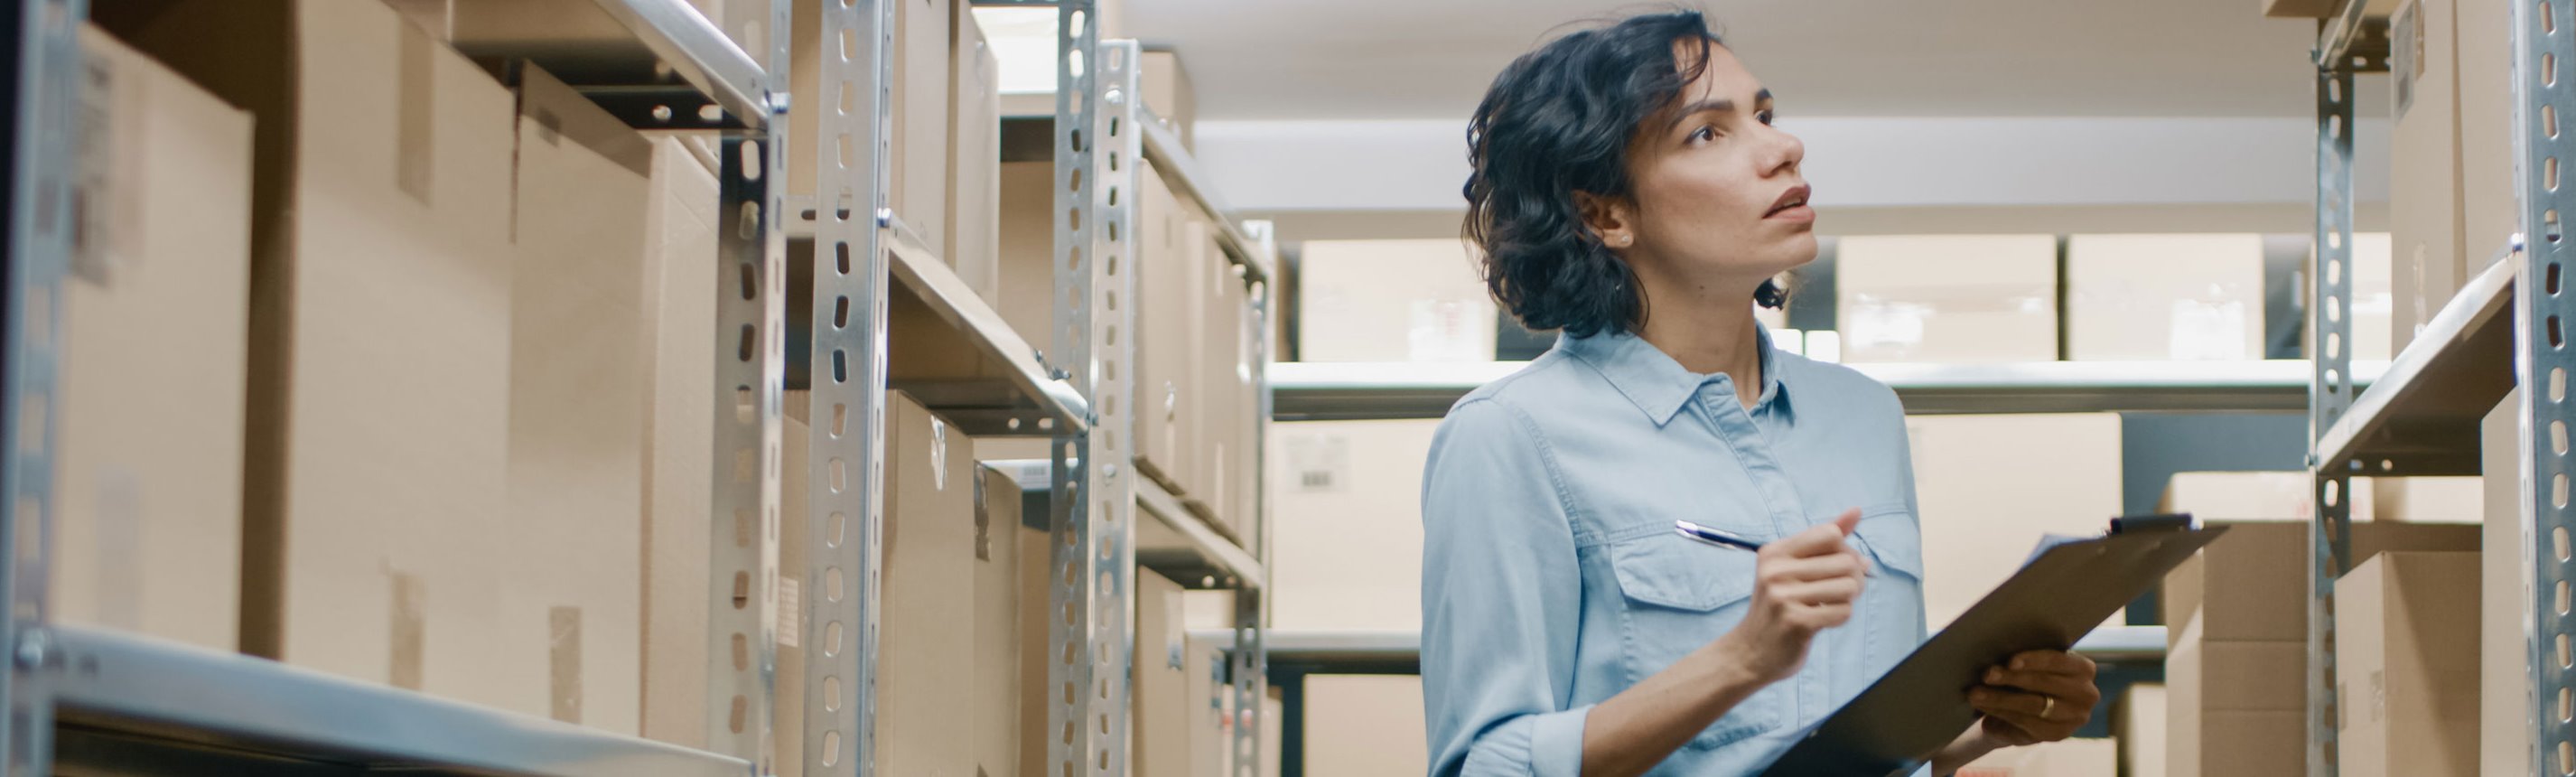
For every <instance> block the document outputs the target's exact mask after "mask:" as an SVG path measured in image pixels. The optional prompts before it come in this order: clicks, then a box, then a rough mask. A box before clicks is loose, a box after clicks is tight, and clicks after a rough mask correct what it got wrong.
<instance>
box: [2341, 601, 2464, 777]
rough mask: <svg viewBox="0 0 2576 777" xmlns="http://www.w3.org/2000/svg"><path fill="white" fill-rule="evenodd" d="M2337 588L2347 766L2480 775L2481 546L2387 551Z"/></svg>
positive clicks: (2358, 774) (2367, 772)
mask: <svg viewBox="0 0 2576 777" xmlns="http://www.w3.org/2000/svg"><path fill="white" fill-rule="evenodd" d="M2334 594H2335V670H2336V675H2335V698H2336V704H2335V707H2336V712H2337V715H2336V728H2337V731H2338V734H2337V736H2336V738H2335V739H2336V742H2337V745H2338V749H2339V751H2340V755H2341V757H2340V758H2338V759H2337V760H2338V761H2339V762H2340V763H2341V766H2342V769H2343V773H2344V774H2349V775H2353V777H2387V776H2389V775H2408V777H2415V776H2416V775H2422V776H2423V777H2474V775H2476V774H2477V773H2478V682H2479V680H2478V607H2477V600H2478V554H2476V553H2387V554H2382V555H2380V556H2379V557H2378V558H2374V559H2371V560H2369V561H2365V562H2362V563H2361V564H2360V565H2359V566H2356V567H2354V568H2353V570H2352V571H2351V572H2349V573H2346V574H2345V575H2344V576H2343V578H2342V579H2340V580H2336V581H2335V590H2334Z"/></svg>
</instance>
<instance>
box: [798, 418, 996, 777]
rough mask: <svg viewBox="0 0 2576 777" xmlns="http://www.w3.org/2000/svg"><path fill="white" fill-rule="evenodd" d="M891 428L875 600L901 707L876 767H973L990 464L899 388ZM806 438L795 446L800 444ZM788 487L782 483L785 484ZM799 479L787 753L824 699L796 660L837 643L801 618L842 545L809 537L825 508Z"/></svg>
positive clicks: (885, 719) (885, 702) (886, 688)
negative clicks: (981, 536)
mask: <svg viewBox="0 0 2576 777" xmlns="http://www.w3.org/2000/svg"><path fill="white" fill-rule="evenodd" d="M790 396H791V397H792V399H791V400H790V401H789V402H788V403H787V404H788V406H789V407H791V408H794V407H803V406H805V404H806V403H805V402H804V401H802V398H801V397H796V395H795V394H791V395H790ZM791 420H797V421H801V420H802V419H791ZM795 431H796V432H803V431H804V430H802V429H796V430H795ZM884 431H885V459H884V461H885V468H886V469H885V481H884V482H885V487H886V492H885V507H884V516H885V518H884V520H885V530H884V534H883V540H884V548H883V550H884V556H883V557H882V559H881V563H883V564H884V566H883V570H884V588H883V589H882V591H881V593H880V594H879V596H878V600H877V601H878V606H879V607H880V608H881V610H880V611H879V615H878V620H877V623H878V637H877V666H878V671H877V687H876V703H877V708H878V709H881V710H900V711H901V712H900V714H891V715H879V716H877V719H876V742H877V751H876V753H875V754H874V758H875V759H876V768H877V771H878V773H880V774H960V775H962V774H972V773H974V771H975V765H976V763H977V762H978V759H979V755H980V750H979V748H980V747H981V746H982V744H984V743H983V741H982V739H981V738H982V736H983V734H982V733H981V732H979V731H978V724H977V721H978V720H981V718H980V717H979V715H978V712H977V709H978V706H979V704H978V703H979V699H980V698H981V696H980V694H979V693H978V692H977V690H976V689H977V688H978V682H979V680H978V678H977V672H978V671H979V669H980V668H981V667H983V666H984V664H983V660H984V658H985V656H984V655H983V653H982V652H981V651H979V650H977V649H976V646H975V640H976V627H977V625H978V624H979V623H981V622H982V621H983V619H982V618H980V617H978V616H977V614H976V613H977V609H978V607H979V601H978V600H979V599H980V598H981V596H980V594H979V592H978V590H977V585H978V582H979V577H980V575H979V573H978V568H977V566H976V565H977V560H976V558H975V549H976V535H975V530H976V525H975V491H976V489H977V487H978V486H977V484H978V483H979V482H980V470H979V469H978V468H977V467H976V466H975V455H974V453H975V445H974V440H972V439H971V438H968V437H967V436H966V435H965V434H964V433H963V432H961V431H959V430H958V429H956V428H955V427H953V426H950V425H949V424H948V422H947V421H945V420H943V419H941V418H940V417H939V416H936V415H933V414H932V413H931V412H930V409H929V408H926V407H923V406H922V405H921V403H920V402H919V401H917V400H914V399H913V398H912V396H911V395H909V394H905V393H903V392H900V391H889V392H887V393H886V412H885V430H884ZM825 433H829V430H828V428H827V429H826V430H825ZM796 436H798V437H803V436H804V435H803V434H797V435H796ZM803 442H804V441H803V440H801V439H799V440H788V441H786V444H787V447H788V448H789V449H790V450H799V449H801V448H802V447H803V446H802V445H801V443H803ZM783 461H784V462H785V463H786V466H788V467H789V468H790V469H794V470H800V471H801V470H805V469H807V468H809V467H810V466H811V464H812V462H811V460H810V457H808V456H804V455H799V454H797V453H788V454H785V455H784V456H783ZM813 471H814V473H815V474H814V476H815V477H826V478H828V477H830V475H829V474H826V473H828V472H829V467H828V466H826V467H823V468H820V469H815V470H813ZM850 476H851V477H852V478H854V479H855V478H862V477H865V475H863V474H860V473H851V475H850ZM786 485H787V484H786V483H784V482H782V483H781V488H782V490H783V489H785V488H786ZM799 486H800V487H799V488H798V489H797V492H798V495H797V496H793V497H783V498H782V500H781V502H782V509H781V511H780V513H781V515H780V520H779V524H780V536H781V541H780V553H779V568H780V576H781V578H782V579H781V580H780V585H779V601H780V608H781V610H783V612H782V615H781V626H780V628H779V637H778V652H779V666H780V670H779V680H778V689H779V691H778V710H777V714H778V727H777V729H776V730H777V731H778V732H779V733H778V735H777V736H778V741H779V743H780V744H779V752H782V753H787V752H799V751H798V750H791V749H789V748H790V746H791V745H792V744H794V745H800V746H801V742H794V741H791V737H792V736H793V735H790V734H788V733H786V732H788V731H790V730H797V729H801V728H802V726H803V723H802V721H803V720H804V713H805V711H806V710H808V709H810V708H812V707H813V706H814V705H812V704H809V703H807V700H806V698H805V695H804V692H803V689H805V688H812V687H817V685H816V684H815V683H813V682H799V683H795V684H791V683H790V682H789V681H790V679H791V673H790V672H789V671H788V670H787V668H786V667H787V666H788V665H789V663H790V657H791V656H793V657H794V660H795V661H799V662H801V661H804V660H807V659H806V653H807V652H808V651H811V650H812V649H813V648H812V645H813V644H816V643H828V642H829V641H830V639H831V636H830V634H829V632H828V630H827V629H826V628H825V627H824V626H822V625H821V624H815V623H811V622H806V621H805V619H804V618H803V617H802V615H803V612H804V607H803V606H802V605H801V604H800V602H801V601H803V600H805V599H806V598H807V597H812V596H825V595H828V594H827V593H826V592H824V591H821V590H817V587H819V586H823V585H826V584H827V583H826V582H825V580H818V579H814V578H810V577H807V576H806V572H805V570H806V569H807V567H808V562H809V559H810V558H811V556H812V555H813V554H817V553H827V552H834V551H829V550H826V549H824V548H816V547H811V546H810V543H809V542H807V541H806V540H805V539H804V538H805V537H806V536H807V534H808V532H809V531H810V523H809V522H810V521H813V520H816V519H818V518H819V516H816V515H814V513H817V512H822V511H821V510H818V509H815V508H813V507H811V506H810V505H809V504H808V503H807V500H808V499H809V498H810V497H807V496H805V494H806V493H808V492H810V491H811V488H810V487H809V486H804V485H803V484H801V483H800V484H799ZM852 528H855V527H852ZM791 620H793V621H795V622H796V623H797V625H796V626H795V627H793V628H790V627H788V626H786V625H785V624H786V623H788V622H790V621H791ZM856 638H857V637H856V636H845V637H844V639H856ZM809 675H810V673H801V672H800V673H797V674H795V675H794V677H795V678H797V679H800V680H801V679H802V678H803V677H806V676H809ZM843 679H844V681H846V680H847V678H843ZM778 767H779V770H780V773H781V774H786V775H795V774H801V773H802V764H801V763H798V759H792V758H782V759H779V762H778Z"/></svg>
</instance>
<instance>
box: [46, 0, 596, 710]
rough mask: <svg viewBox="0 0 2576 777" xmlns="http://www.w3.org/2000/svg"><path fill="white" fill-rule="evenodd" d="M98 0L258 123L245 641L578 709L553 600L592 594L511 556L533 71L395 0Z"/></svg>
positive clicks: (414, 679) (417, 684) (490, 699)
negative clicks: (459, 38) (473, 51)
mask: <svg viewBox="0 0 2576 777" xmlns="http://www.w3.org/2000/svg"><path fill="white" fill-rule="evenodd" d="M99 10H100V11H101V12H100V13H98V14H94V18H95V19H96V20H97V21H99V22H100V23H101V24H102V26H105V27H107V28H109V29H110V30H112V31H115V32H118V33H119V34H121V35H123V36H125V37H126V38H127V39H128V40H129V41H132V42H134V43H135V45H136V47H137V48H138V49H141V50H144V51H147V52H150V53H152V54H153V55H155V56H156V57H158V58H160V59H161V60H162V61H164V62H167V63H169V64H171V65H172V66H173V68H174V69H176V70H178V71H180V72H182V73H184V74H186V75H188V76H189V77H190V78H191V79H193V80H195V81H197V82H198V83H199V84H201V85H204V86H206V87H207V88H208V90H209V91H212V92H214V93H216V94H217V95H218V96H221V97H223V98H224V99H226V100H227V101H230V102H232V103H234V104H236V105H239V106H242V107H245V108H248V109H249V110H250V111H251V112H252V114H254V121H255V122H256V128H255V130H254V133H253V134H254V137H255V145H256V149H257V156H256V163H255V164H256V166H255V168H254V173H253V175H254V178H253V191H252V197H251V201H252V218H253V219H254V221H253V222H252V229H251V245H252V255H251V306H250V307H251V319H250V327H249V331H250V338H251V339H250V352H249V353H250V361H249V364H250V378H249V381H250V382H249V384H248V385H249V389H248V404H247V410H248V412H247V417H246V426H245V428H246V430H247V436H246V440H245V450H246V454H247V458H246V462H245V467H246V472H247V476H246V479H245V486H244V511H243V516H242V521H243V545H244V553H243V561H244V564H243V570H242V574H243V587H242V592H243V598H244V601H243V610H244V618H243V625H244V629H243V633H242V645H243V647H244V649H246V650H247V651H249V652H251V653H253V654H255V655H264V656H273V657H277V658H281V659H283V660H284V661H286V662H288V663H291V664H295V665H298V666H302V667H306V668H311V669H317V670H321V671H325V672H329V673H332V674H338V675H343V676H347V677H352V678H356V679H359V680H364V681H372V682H378V683H387V684H391V685H396V686H400V687H406V688H417V689H421V690H425V691H428V692H430V693H433V694H437V695H442V696H448V697H452V698H457V699H462V700H466V701H470V702H476V703H480V704H486V705H490V706H494V707H499V708H502V709H507V710H513V711H518V712H525V713H530V714H535V715H540V716H543V715H548V714H551V713H553V712H555V711H556V707H555V705H554V704H553V703H552V698H554V697H553V696H552V694H551V689H553V688H555V687H557V686H556V682H557V681H559V680H563V679H566V677H565V675H566V674H568V673H567V672H564V671H561V670H563V669H565V668H567V662H566V661H564V660H563V659H564V658H566V655H565V654H564V652H563V651H561V650H559V649H558V648H557V645H559V644H563V643H554V642H553V641H552V640H551V639H550V632H551V631H552V629H553V626H554V624H553V623H552V622H551V619H553V618H554V617H556V616H555V615H554V610H553V608H554V607H557V606H564V605H575V606H579V605H580V604H581V603H579V602H564V601H554V600H549V599H548V598H546V597H548V596H550V595H551V593H550V592H548V591H545V590H542V589H543V586H526V585H517V583H520V582H524V581H522V580H519V579H516V578H515V577H514V576H508V575H496V574H493V570H494V569H495V568H496V565H502V566H506V565H510V563H511V562H509V561H507V560H496V558H495V557H494V555H493V551H492V548H493V547H495V538H503V537H514V536H515V535H514V532H513V527H512V525H511V524H510V522H509V521H508V520H507V518H506V515H507V513H508V506H509V499H508V486H509V476H508V466H507V456H508V448H509V439H510V429H509V427H510V410H509V403H510V394H511V388H510V374H509V373H510V355H509V354H510V350H511V336H510V325H511V320H510V319H511V305H512V303H511V283H512V265H513V261H514V260H513V257H514V251H513V250H512V247H511V245H510V235H509V230H510V221H511V210H510V209H511V185H512V170H511V156H512V153H511V152H512V146H513V137H512V129H511V127H512V100H511V96H510V93H509V91H508V90H506V89H503V88H502V87H501V85H500V84H498V83H496V82H494V81H493V79H492V78H491V76H489V75H487V74H485V73H484V72H483V71H482V70H481V69H480V68H477V67H476V66H475V65H474V64H473V63H471V62H469V61H467V60H466V59H465V58H464V57H462V56H459V55H457V54H456V53H454V52H453V51H450V50H448V49H447V48H446V47H445V46H444V45H442V44H440V43H439V42H438V41H437V40H435V39H433V38H432V37H431V36H430V35H429V34H428V33H426V32H424V31H422V30H421V29H419V28H417V27H414V26H412V25H410V24H408V23H406V22H404V21H403V19H402V18H401V17H400V16H398V15H397V14H395V12H394V11H393V10H391V9H389V8H387V7H385V6H384V5H382V4H380V3H350V2H294V1H292V0H259V1H255V2H242V1H240V0H225V1H222V2H218V1H216V0H193V1H180V2H167V3H154V4H148V5H134V6H123V7H107V8H102V9H99ZM625 526H626V527H627V529H628V532H627V536H628V537H630V538H631V537H632V536H633V535H632V530H633V528H634V526H635V524H634V517H633V516H632V515H629V516H628V518H627V521H626V523H625ZM606 532H608V530H607V529H603V533H606ZM503 544H507V543H503ZM625 546H626V550H624V551H618V550H614V548H615V547H616V545H610V546H608V547H610V548H611V550H608V551H605V552H602V553H598V554H595V555H596V556H598V557H600V558H598V559H596V561H597V563H603V564H629V563H631V562H632V561H633V560H634V559H635V558H636V556H637V553H636V552H635V550H634V548H633V546H632V542H631V540H629V541H627V542H626V543H625ZM611 555H615V556H617V558H614V559H612V558H606V557H607V556H611ZM593 560H594V559H592V558H587V557H586V558H579V559H554V561H558V562H561V563H559V564H557V565H555V566H552V567H540V568H539V570H531V574H532V575H533V574H544V575H549V576H552V575H566V576H570V575H572V574H578V573H577V572H575V571H574V570H576V569H578V568H582V567H586V566H587V565H588V564H589V563H591V562H592V561H593ZM628 570H629V571H628V573H627V580H625V581H623V582H624V584H625V585H627V586H628V588H629V589H630V590H631V589H632V587H633V586H634V578H635V576H636V573H635V572H634V571H633V568H632V566H628ZM585 609H588V608H585ZM585 636H596V637H597V638H598V639H600V640H603V641H607V640H615V639H617V637H616V636H615V635H612V634H608V633H599V634H596V635H585ZM570 665H571V666H578V664H577V663H573V664H570ZM635 674H637V673H636V672H634V671H631V667H630V671H629V672H628V676H629V678H630V680H629V682H630V683H631V682H632V680H631V678H632V677H633V676H634V675H635ZM598 712H599V713H601V714H596V715H587V716H585V720H586V721H587V722H592V723H597V724H600V725H611V724H614V723H615V722H616V721H612V720H609V719H608V716H607V715H606V714H605V713H606V710H604V709H602V710H598ZM633 726H634V723H633V720H632V716H631V715H629V716H628V717H627V720H626V721H625V722H624V724H623V726H620V728H623V729H626V730H632V728H633Z"/></svg>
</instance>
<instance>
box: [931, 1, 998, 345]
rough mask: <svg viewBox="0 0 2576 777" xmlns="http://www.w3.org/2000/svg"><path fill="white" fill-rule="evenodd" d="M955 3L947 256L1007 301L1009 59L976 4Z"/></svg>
mask: <svg viewBox="0 0 2576 777" xmlns="http://www.w3.org/2000/svg"><path fill="white" fill-rule="evenodd" d="M951 2H952V3H953V5H952V8H953V10H954V12H955V18H953V19H952V20H951V21H950V24H949V40H948V45H949V54H950V56H951V57H952V59H951V60H950V62H949V70H948V123H949V127H950V128H951V129H950V131H951V132H952V133H953V134H952V135H951V140H950V145H949V148H948V215H947V222H948V236H947V239H946V243H947V246H948V250H947V251H946V252H945V253H942V254H941V256H942V257H944V258H946V259H947V261H948V264H949V266H951V267H954V268H956V269H957V277H958V279H959V280H963V281H965V282H966V285H967V287H969V288H972V289H974V290H975V294H976V295H977V296H980V297H983V298H984V301H985V302H986V303H988V304H991V305H994V306H995V307H999V306H1000V305H1001V304H1002V289H1001V281H1002V279H1001V277H1000V274H1001V271H1002V265H1001V262H1002V257H1001V254H1000V251H1001V245H1000V243H1001V222H1000V220H999V219H1000V218H1001V216H1000V213H999V211H1000V208H1001V204H1002V203H1001V186H1002V178H1001V175H1002V173H1001V165H1002V92H1001V89H1002V66H1001V63H1000V62H998V61H996V60H995V59H994V58H993V46H992V44H991V43H990V42H989V41H986V40H985V39H984V27H983V25H980V24H977V23H976V22H975V11H974V4H972V3H956V2H954V0H951Z"/></svg>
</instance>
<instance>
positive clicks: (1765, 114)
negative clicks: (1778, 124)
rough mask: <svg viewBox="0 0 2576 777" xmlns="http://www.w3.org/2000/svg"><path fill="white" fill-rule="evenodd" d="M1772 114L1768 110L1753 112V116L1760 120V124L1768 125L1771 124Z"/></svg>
mask: <svg viewBox="0 0 2576 777" xmlns="http://www.w3.org/2000/svg"><path fill="white" fill-rule="evenodd" d="M1772 115H1773V114H1772V113H1771V112H1770V111H1762V112H1760V113H1756V114H1753V118H1754V119H1756V120H1759V121H1761V122H1762V126H1765V127H1768V126H1771V117H1772Z"/></svg>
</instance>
